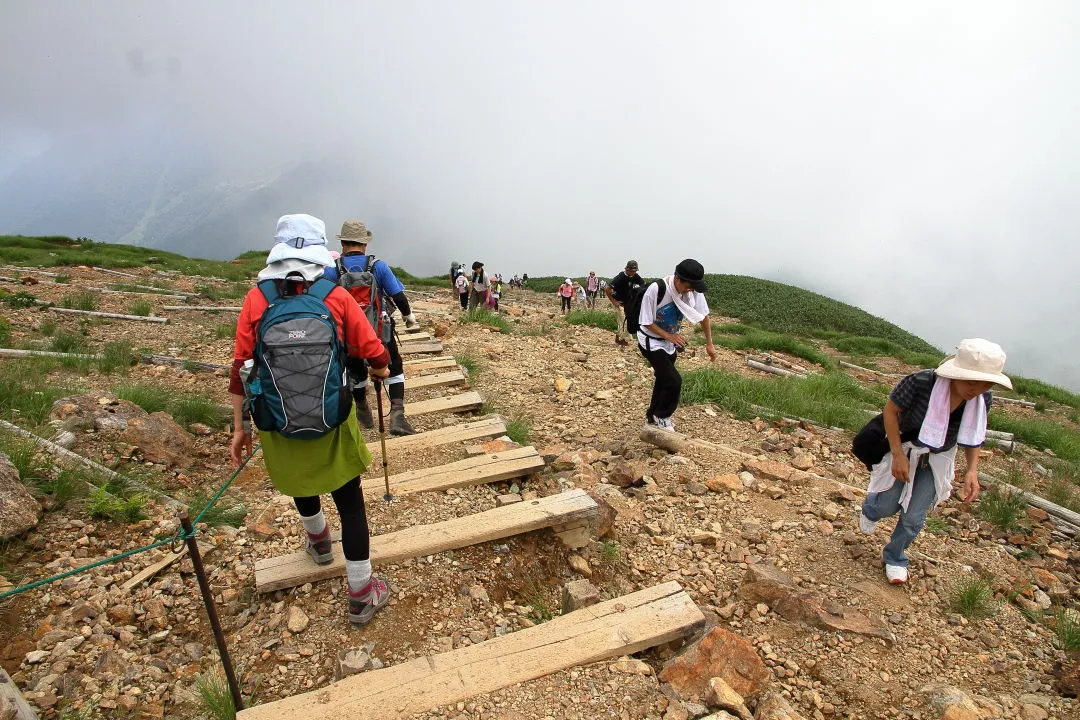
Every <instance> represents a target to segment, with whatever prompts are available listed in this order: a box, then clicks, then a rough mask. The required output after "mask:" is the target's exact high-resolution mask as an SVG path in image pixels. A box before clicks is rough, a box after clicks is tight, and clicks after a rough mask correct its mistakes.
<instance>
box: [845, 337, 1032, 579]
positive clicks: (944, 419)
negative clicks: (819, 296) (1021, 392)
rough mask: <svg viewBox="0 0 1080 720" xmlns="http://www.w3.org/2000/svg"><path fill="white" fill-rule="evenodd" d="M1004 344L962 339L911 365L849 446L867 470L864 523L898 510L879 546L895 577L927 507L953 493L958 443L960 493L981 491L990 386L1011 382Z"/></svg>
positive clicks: (866, 526)
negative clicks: (923, 365)
mask: <svg viewBox="0 0 1080 720" xmlns="http://www.w3.org/2000/svg"><path fill="white" fill-rule="evenodd" d="M1004 369H1005V351H1004V350H1002V349H1001V346H1000V345H997V344H996V343H992V342H990V341H989V340H983V339H981V338H975V339H971V340H961V341H960V344H959V345H958V346H957V347H956V355H953V356H951V357H948V358H946V359H945V360H944V361H942V363H941V364H940V365H938V367H937V369H936V370H920V371H919V372H916V373H912V374H911V375H908V376H907V377H905V378H904V379H902V380H901V381H900V382H899V383H897V384H896V387H895V388H893V391H892V393H890V394H889V399H888V401H887V402H886V403H885V411H884V412H883V413H882V414H880V415H878V416H877V417H875V418H874V419H873V420H871V421H870V422H869V423H867V424H866V426H865V427H863V429H862V430H860V431H859V433H858V434H857V435H856V436H855V439H854V440H853V441H852V448H851V451H852V453H854V455H855V457H857V458H859V459H860V460H862V461H863V464H864V465H866V467H867V469H868V470H870V485H869V487H868V488H867V495H866V499H865V500H864V501H863V506H862V512H861V513H860V514H859V529H860V530H862V531H863V532H864V533H866V534H867V535H871V534H873V532H874V531H875V530H876V529H877V525H878V522H879V521H880V520H883V519H885V518H887V517H890V516H892V515H895V514H896V513H898V512H899V513H900V520H899V521H897V523H896V527H895V528H894V529H893V533H892V538H891V539H890V540H889V543H888V544H887V545H886V546H885V549H884V551H883V552H882V559H883V560H884V561H885V577H886V578H887V579H888V580H889V582H890V583H893V584H899V583H905V582H907V579H908V558H907V555H906V554H905V552H904V551H905V550H907V548H908V546H910V545H911V543H912V542H913V541H914V540H915V538H916V537H918V535H919V533H920V532H921V531H922V528H923V523H924V522H925V521H926V514H927V513H928V512H929V511H930V509H931V508H933V507H935V506H937V505H940V504H941V503H943V502H945V501H946V500H947V499H948V498H949V495H950V494H951V493H952V481H953V476H954V474H955V461H956V448H957V446H958V445H959V446H960V447H963V448H964V459H965V460H966V461H967V462H966V465H967V471H966V473H965V474H964V490H963V494H962V495H961V500H963V501H964V503H965V504H969V503H972V502H974V500H975V498H977V497H978V496H979V490H980V486H979V448H980V447H982V444H983V441H984V440H985V439H986V416H987V413H989V411H990V402H991V399H992V396H991V393H990V389H991V388H992V387H993V386H994V385H1000V386H1002V387H1004V388H1007V389H1009V390H1012V381H1011V380H1009V378H1008V377H1006V376H1005V375H1004V374H1003V372H1002V371H1003V370H1004Z"/></svg>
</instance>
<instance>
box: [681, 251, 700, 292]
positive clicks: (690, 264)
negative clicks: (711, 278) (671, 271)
mask: <svg viewBox="0 0 1080 720" xmlns="http://www.w3.org/2000/svg"><path fill="white" fill-rule="evenodd" d="M675 277H677V278H679V279H680V280H682V281H683V282H685V283H687V284H689V285H690V287H692V288H693V289H695V290H697V291H698V292H705V291H706V287H705V279H704V278H705V268H703V267H702V266H701V263H699V262H698V261H697V260H692V259H690V258H687V259H686V260H683V261H682V262H681V263H679V264H678V265H676V266H675Z"/></svg>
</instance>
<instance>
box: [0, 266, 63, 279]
mask: <svg viewBox="0 0 1080 720" xmlns="http://www.w3.org/2000/svg"><path fill="white" fill-rule="evenodd" d="M0 270H15V271H16V272H24V273H33V274H35V275H44V276H45V277H51V278H55V277H60V273H54V272H47V271H45V270H41V269H40V268H32V267H22V266H19V265H0Z"/></svg>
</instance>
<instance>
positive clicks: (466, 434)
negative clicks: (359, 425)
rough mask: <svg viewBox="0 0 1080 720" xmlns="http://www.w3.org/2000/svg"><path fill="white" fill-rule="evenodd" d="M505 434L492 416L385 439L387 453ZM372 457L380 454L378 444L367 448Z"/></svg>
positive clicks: (503, 423) (501, 421) (499, 423)
mask: <svg viewBox="0 0 1080 720" xmlns="http://www.w3.org/2000/svg"><path fill="white" fill-rule="evenodd" d="M505 434H506V423H505V421H504V420H503V419H502V418H501V417H499V416H498V415H492V416H490V417H485V418H482V419H480V420H475V421H473V422H467V423H460V424H457V425H449V426H447V427H444V428H439V429H437V430H428V431H427V432H422V433H416V434H415V435H402V436H400V437H388V438H386V451H387V453H391V452H398V451H401V450H409V449H412V448H432V447H438V446H440V445H449V444H450V443H457V442H469V441H470V440H480V439H483V438H490V437H498V436H499V435H505ZM369 447H370V448H371V452H372V454H373V455H375V456H378V455H379V454H380V452H381V448H380V447H379V443H372V445H370V446H369Z"/></svg>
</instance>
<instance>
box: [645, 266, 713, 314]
mask: <svg viewBox="0 0 1080 720" xmlns="http://www.w3.org/2000/svg"><path fill="white" fill-rule="evenodd" d="M664 284H665V285H666V286H667V289H668V293H669V294H670V295H671V302H673V303H675V307H677V308H679V312H681V313H682V315H683V317H684V318H686V319H687V320H689V321H690V322H692V323H699V322H701V321H702V320H704V319H705V314H704V313H702V312H700V311H699V310H698V309H697V308H695V307H694V306H693V305H691V304H689V303H688V302H686V300H685V299H683V296H682V295H680V294H679V293H678V292H676V291H675V276H674V275H668V276H667V277H666V278H664ZM694 292H697V291H696V290H691V291H689V292H688V293H687V295H689V294H690V293H694ZM663 301H664V298H656V305H657V307H659V306H660V303H662V302H663Z"/></svg>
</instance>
